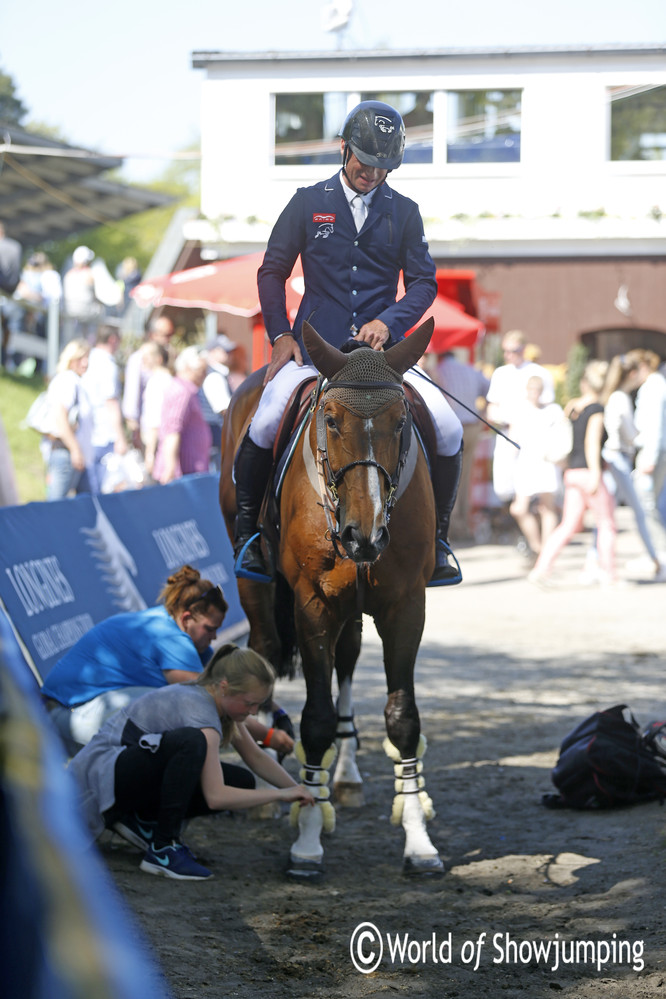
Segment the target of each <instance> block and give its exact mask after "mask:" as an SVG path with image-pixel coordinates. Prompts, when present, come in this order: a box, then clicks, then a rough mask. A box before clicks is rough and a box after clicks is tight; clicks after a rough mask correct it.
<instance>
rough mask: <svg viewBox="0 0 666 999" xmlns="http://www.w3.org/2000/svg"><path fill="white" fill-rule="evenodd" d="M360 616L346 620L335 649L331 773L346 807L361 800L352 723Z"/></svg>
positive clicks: (355, 805)
mask: <svg viewBox="0 0 666 999" xmlns="http://www.w3.org/2000/svg"><path fill="white" fill-rule="evenodd" d="M361 630H362V620H361V619H360V618H359V619H357V620H352V621H348V622H347V624H346V625H345V628H344V630H343V632H342V635H341V636H340V638H339V640H338V644H337V646H336V649H335V670H336V673H337V677H338V691H339V692H338V705H337V707H338V727H337V730H336V733H335V734H336V742H337V746H338V762H337V765H336V768H335V775H334V777H333V789H334V791H335V800H336V802H337V803H338V804H339V805H341V806H342V807H345V808H359V807H360V806H361V805H362V804H363V779H362V777H361V773H360V771H359V769H358V766H357V763H356V753H357V752H358V749H359V739H358V732H357V731H356V726H355V725H354V703H353V700H352V676H353V673H354V667H355V666H356V660H357V659H358V655H359V652H360V649H361Z"/></svg>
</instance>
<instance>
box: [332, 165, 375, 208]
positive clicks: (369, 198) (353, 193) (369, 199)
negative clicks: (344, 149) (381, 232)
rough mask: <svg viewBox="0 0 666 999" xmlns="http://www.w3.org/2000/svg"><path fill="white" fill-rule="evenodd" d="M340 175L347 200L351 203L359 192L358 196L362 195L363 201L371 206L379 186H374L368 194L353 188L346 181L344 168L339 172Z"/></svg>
mask: <svg viewBox="0 0 666 999" xmlns="http://www.w3.org/2000/svg"><path fill="white" fill-rule="evenodd" d="M338 176H339V178H340V183H341V184H342V190H343V191H344V192H345V198H346V199H347V201H348V202H349V204H350V205H351V203H352V201H353V200H354V198H355V197H356V195H357V194H358V196H359V197H360V199H361V201H363V202H364V203H365V205H366V206H367V207H368V208H369V207H370V205H371V203H372V199H373V197H374V194H375V191H376V190H377V188H376V187H374V188H373V189H372V191H368V193H367V194H359V192H358V191H354V190H352V188H351V187H350V186H349V184H347V183H346V182H345V179H344V176H343V173H342V170H341V171H340V173H339V174H338Z"/></svg>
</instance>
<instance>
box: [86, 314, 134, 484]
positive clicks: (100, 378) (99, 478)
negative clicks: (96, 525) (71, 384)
mask: <svg viewBox="0 0 666 999" xmlns="http://www.w3.org/2000/svg"><path fill="white" fill-rule="evenodd" d="M119 346H120V333H119V332H118V329H117V327H115V326H111V325H105V326H100V328H99V330H98V332H97V341H96V344H95V346H94V347H93V349H92V350H91V352H90V362H89V364H88V370H87V371H86V373H85V375H84V376H83V386H84V388H85V390H86V392H87V393H88V398H89V399H90V400H91V402H92V414H93V430H92V445H93V462H92V466H91V476H90V480H91V481H90V487H91V491H92V492H93V493H100V492H101V491H102V482H103V479H104V472H105V467H104V458H105V456H106V455H107V454H113V453H115V454H126V452H127V441H126V439H125V428H124V426H123V417H122V413H121V411H120V374H119V371H118V365H117V364H116V361H115V358H114V354H115V353H116V351H117V350H118V347H119Z"/></svg>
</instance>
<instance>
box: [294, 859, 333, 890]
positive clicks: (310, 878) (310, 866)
mask: <svg viewBox="0 0 666 999" xmlns="http://www.w3.org/2000/svg"><path fill="white" fill-rule="evenodd" d="M286 874H287V877H288V878H289V880H290V881H307V882H308V883H309V884H317V883H318V882H319V881H322V880H323V877H324V867H323V864H322V863H321V861H316V860H301V859H300V858H299V857H290V858H289V866H288V867H287V871H286Z"/></svg>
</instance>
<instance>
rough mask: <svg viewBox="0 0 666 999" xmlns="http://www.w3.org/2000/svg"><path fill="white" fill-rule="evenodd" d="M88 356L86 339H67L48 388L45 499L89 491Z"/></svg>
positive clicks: (88, 347) (90, 440)
mask: <svg viewBox="0 0 666 999" xmlns="http://www.w3.org/2000/svg"><path fill="white" fill-rule="evenodd" d="M89 355H90V344H89V343H88V342H87V341H86V340H82V339H76V340H70V341H69V343H68V344H67V345H66V346H65V347H64V348H63V351H62V353H61V354H60V358H59V359H58V366H57V370H56V374H55V376H54V378H53V379H52V381H51V383H50V385H49V387H48V392H47V399H48V403H49V412H50V416H51V427H52V430H51V432H50V433H49V434H46V435H44V436H43V437H42V444H41V450H42V457H43V458H44V461H45V462H46V498H47V499H48V500H59V499H64V498H65V497H66V496H68V495H69V493H70V492H71V491H72V490H73V491H74V492H75V493H77V494H79V493H89V492H90V476H89V469H90V467H91V465H92V458H93V452H92V428H93V416H92V406H91V404H90V400H89V398H88V394H87V392H86V390H85V386H84V385H83V381H82V379H83V375H85V373H86V371H87V370H88V361H89Z"/></svg>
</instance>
